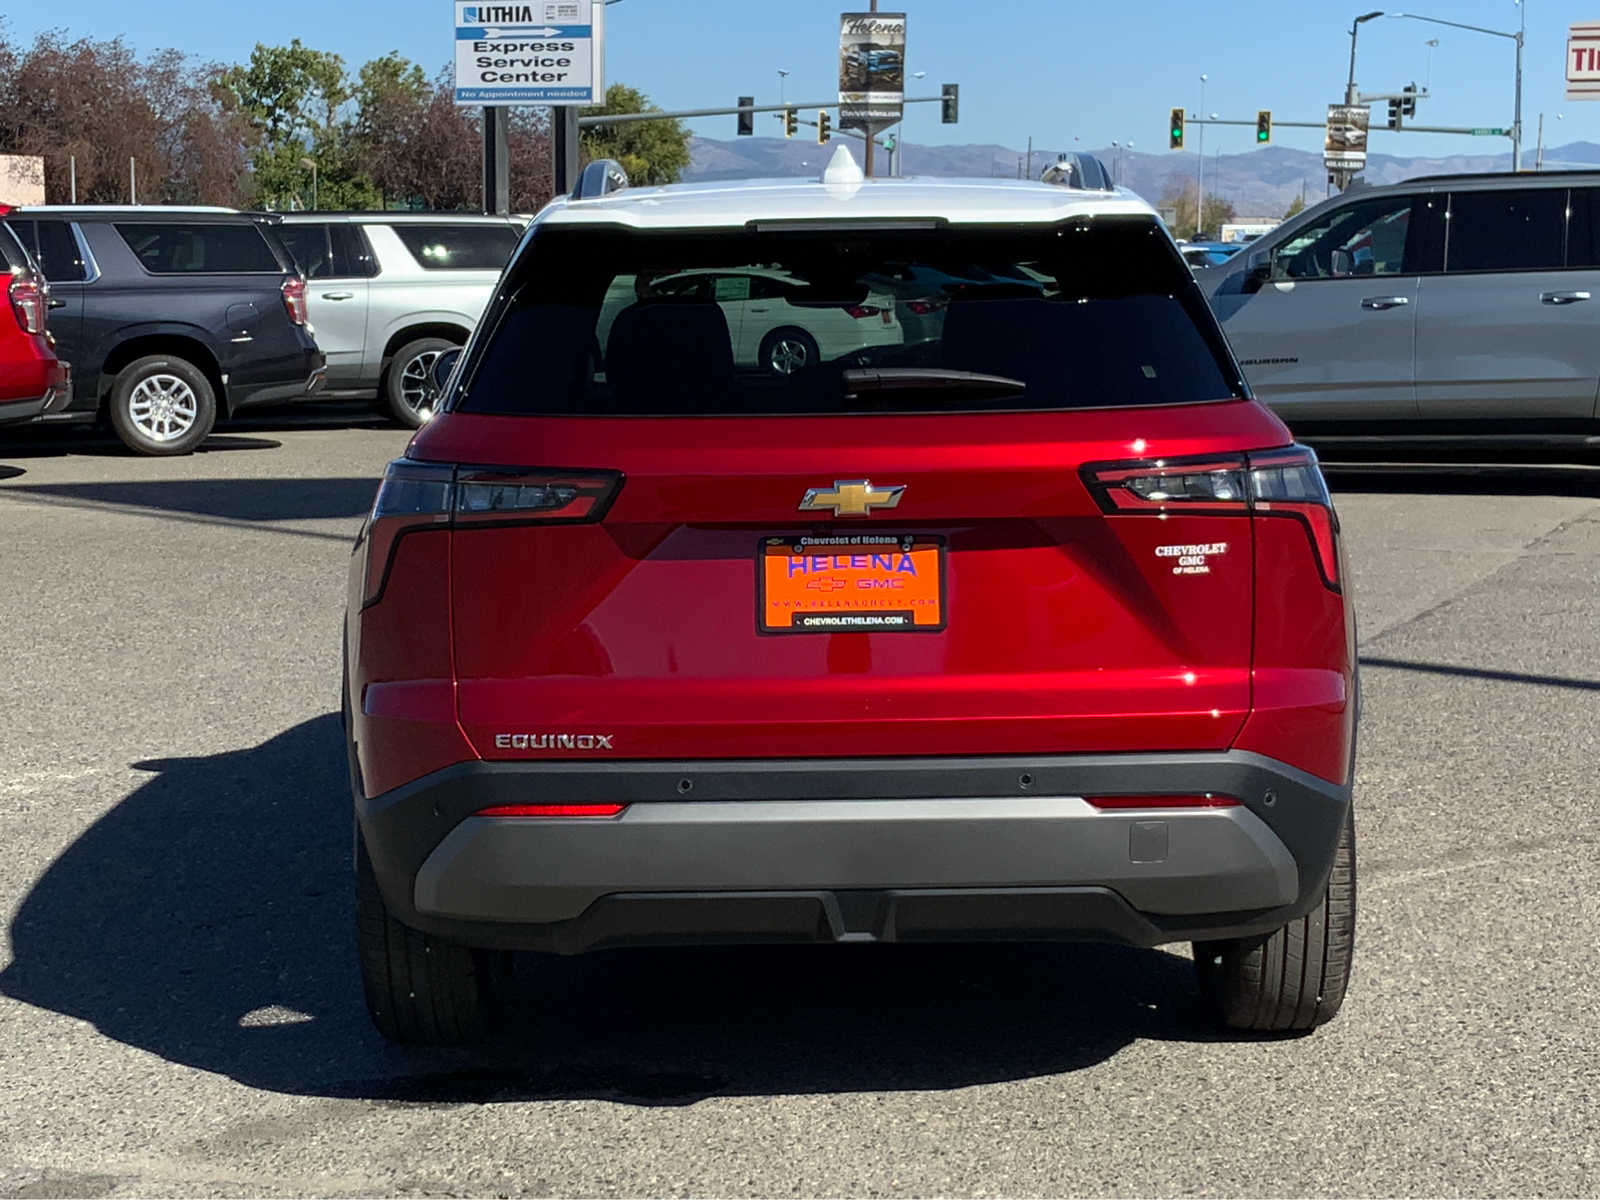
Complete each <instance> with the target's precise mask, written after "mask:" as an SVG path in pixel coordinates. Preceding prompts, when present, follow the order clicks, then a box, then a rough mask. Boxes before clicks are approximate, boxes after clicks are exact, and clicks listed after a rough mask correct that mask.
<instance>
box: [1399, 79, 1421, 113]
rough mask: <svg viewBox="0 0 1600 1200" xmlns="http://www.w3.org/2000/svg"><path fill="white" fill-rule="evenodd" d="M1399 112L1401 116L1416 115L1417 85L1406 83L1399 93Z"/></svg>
mask: <svg viewBox="0 0 1600 1200" xmlns="http://www.w3.org/2000/svg"><path fill="white" fill-rule="evenodd" d="M1400 113H1401V115H1402V116H1407V117H1414V116H1416V115H1417V85H1416V83H1415V82H1412V83H1408V84H1406V86H1405V89H1404V91H1402V93H1401V99H1400Z"/></svg>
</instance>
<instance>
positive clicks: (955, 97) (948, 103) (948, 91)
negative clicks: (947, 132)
mask: <svg viewBox="0 0 1600 1200" xmlns="http://www.w3.org/2000/svg"><path fill="white" fill-rule="evenodd" d="M939 96H940V100H941V103H940V106H939V121H940V123H941V124H944V125H954V124H955V123H956V121H957V119H958V118H959V117H960V116H961V85H960V84H959V83H947V84H945V85H944V87H943V88H941V89H940V90H939Z"/></svg>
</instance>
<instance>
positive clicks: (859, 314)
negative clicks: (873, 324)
mask: <svg viewBox="0 0 1600 1200" xmlns="http://www.w3.org/2000/svg"><path fill="white" fill-rule="evenodd" d="M844 310H845V312H847V313H849V314H850V315H851V316H852V317H854V318H855V319H856V320H858V321H863V320H865V319H866V318H868V317H876V316H881V315H886V314H885V312H884V310H883V309H881V308H879V307H878V306H877V305H875V304H846V305H845V306H844Z"/></svg>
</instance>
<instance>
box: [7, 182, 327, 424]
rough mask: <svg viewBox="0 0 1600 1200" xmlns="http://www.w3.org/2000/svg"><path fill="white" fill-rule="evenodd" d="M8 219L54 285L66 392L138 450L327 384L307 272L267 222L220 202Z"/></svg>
mask: <svg viewBox="0 0 1600 1200" xmlns="http://www.w3.org/2000/svg"><path fill="white" fill-rule="evenodd" d="M6 223H7V224H8V225H9V226H10V227H11V229H12V231H13V232H14V233H16V235H17V237H18V238H19V239H21V241H22V243H23V244H24V245H25V246H26V247H27V248H28V249H29V250H30V251H32V253H33V255H34V257H35V258H36V259H38V261H39V264H40V265H41V266H42V267H43V269H44V273H45V275H46V276H47V277H48V278H49V280H50V285H51V307H52V308H53V309H55V310H56V311H54V312H52V313H51V315H50V328H51V331H52V332H53V333H54V334H55V336H56V341H57V343H58V351H59V353H60V355H61V357H62V358H64V359H66V360H67V361H69V362H71V363H72V375H73V395H72V399H71V401H70V402H69V403H68V404H67V405H66V406H65V407H64V408H63V409H62V410H61V411H60V412H54V413H50V414H47V415H46V416H45V417H44V418H43V419H45V420H58V419H62V418H69V419H71V418H76V419H81V420H94V419H95V418H97V417H102V416H103V417H105V418H107V419H108V420H109V421H110V423H111V425H112V427H113V428H114V429H115V430H116V432H117V435H118V436H119V437H120V438H121V439H122V440H123V441H124V442H125V443H127V445H128V446H129V447H131V448H132V449H133V450H135V451H137V452H139V453H141V454H187V453H189V452H190V451H192V450H193V449H194V448H195V447H196V446H198V445H199V444H200V443H201V442H202V441H204V440H205V438H206V435H207V434H209V433H210V432H211V427H212V425H213V424H215V422H216V421H217V420H218V419H219V418H226V417H228V416H230V415H231V414H233V413H234V412H237V411H238V410H239V409H241V408H244V407H245V406H247V405H252V404H264V403H268V402H271V401H284V400H294V399H299V398H302V397H305V396H309V395H311V394H313V393H315V392H316V391H318V390H319V389H320V388H321V387H322V377H323V356H322V351H321V350H319V349H318V348H317V344H316V342H315V340H314V339H313V338H312V336H311V331H310V329H309V328H308V327H307V325H306V295H305V281H304V280H303V279H301V277H300V274H299V272H298V269H297V268H296V267H295V265H294V259H293V258H292V257H291V256H290V255H289V253H288V251H286V250H285V249H284V247H283V244H282V243H281V242H280V241H279V240H278V238H277V236H276V234H274V233H273V232H272V230H271V229H269V228H263V227H262V226H261V225H259V224H258V223H257V222H255V221H252V220H251V219H250V218H249V217H247V216H244V215H242V214H240V213H235V212H232V211H230V210H227V209H195V208H189V209H179V208H157V207H131V206H130V207H72V208H66V207H48V206H46V207H38V208H23V209H17V210H15V211H13V212H12V213H10V214H9V215H8V216H7V217H6Z"/></svg>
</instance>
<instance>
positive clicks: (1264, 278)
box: [1240, 255, 1272, 296]
mask: <svg viewBox="0 0 1600 1200" xmlns="http://www.w3.org/2000/svg"><path fill="white" fill-rule="evenodd" d="M1245 267H1246V270H1245V276H1244V284H1243V286H1242V288H1241V289H1240V290H1241V291H1243V292H1244V293H1245V294H1246V295H1247V296H1253V295H1254V294H1255V293H1257V292H1259V291H1260V290H1261V289H1262V288H1263V287H1264V286H1266V284H1267V282H1268V281H1269V280H1270V279H1271V278H1272V259H1271V258H1270V257H1269V256H1267V255H1260V256H1257V257H1255V258H1252V259H1251V260H1250V261H1249V262H1248V263H1246V264H1245Z"/></svg>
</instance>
